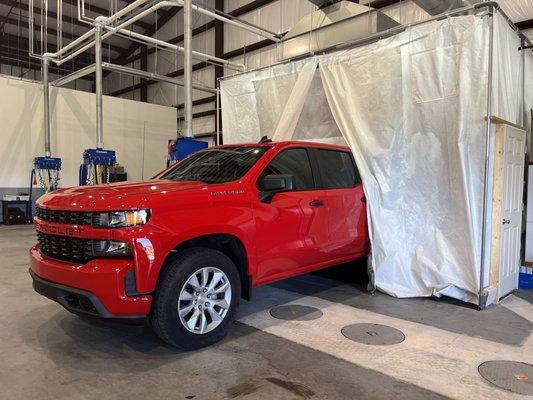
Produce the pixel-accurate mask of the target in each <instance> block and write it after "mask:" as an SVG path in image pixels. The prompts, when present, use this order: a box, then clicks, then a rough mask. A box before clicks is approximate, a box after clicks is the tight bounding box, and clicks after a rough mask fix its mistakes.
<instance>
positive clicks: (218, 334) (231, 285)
mask: <svg viewBox="0 0 533 400" xmlns="http://www.w3.org/2000/svg"><path fill="white" fill-rule="evenodd" d="M240 297H241V284H240V277H239V272H238V270H237V267H236V266H235V264H234V263H233V262H232V261H231V260H230V259H229V258H228V257H227V256H226V255H225V254H224V253H221V252H220V251H217V250H213V249H209V248H191V249H186V250H184V251H182V252H180V253H178V254H177V255H176V256H175V257H173V258H172V259H171V260H170V261H169V264H168V265H167V266H166V269H165V271H164V272H163V275H162V276H161V278H160V280H159V285H158V288H157V291H156V293H155V296H154V302H153V306H152V312H151V314H150V322H151V324H152V328H153V330H154V331H155V333H156V334H157V335H158V336H159V337H160V338H161V339H163V340H164V341H165V342H167V343H169V344H170V345H172V346H175V347H178V348H180V349H182V350H195V349H199V348H202V347H206V346H209V345H212V344H214V343H216V342H218V341H220V340H222V339H223V338H224V337H225V336H226V333H227V331H228V327H229V325H230V324H231V323H232V322H233V321H234V320H235V317H236V314H237V308H238V305H239V300H240Z"/></svg>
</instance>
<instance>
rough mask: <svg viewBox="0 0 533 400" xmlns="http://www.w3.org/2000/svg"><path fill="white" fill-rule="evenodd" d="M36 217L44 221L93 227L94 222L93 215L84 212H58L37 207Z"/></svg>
mask: <svg viewBox="0 0 533 400" xmlns="http://www.w3.org/2000/svg"><path fill="white" fill-rule="evenodd" d="M35 215H36V216H37V218H39V219H42V220H43V221H50V222H59V223H62V224H70V225H91V224H92V222H93V214H92V213H90V212H83V211H58V210H47V209H44V208H40V207H37V209H36V211H35Z"/></svg>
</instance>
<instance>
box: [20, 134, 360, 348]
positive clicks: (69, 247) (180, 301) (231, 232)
mask: <svg viewBox="0 0 533 400" xmlns="http://www.w3.org/2000/svg"><path fill="white" fill-rule="evenodd" d="M365 201H366V200H365V196H364V192H363V187H362V185H361V180H360V177H359V174H358V171H357V168H356V166H355V163H354V160H353V158H352V154H351V153H350V151H349V149H348V148H346V147H341V146H332V145H325V144H318V143H307V142H278V143H274V142H266V143H256V144H244V145H228V146H220V147H214V148H209V149H206V150H203V151H200V152H197V153H195V154H193V155H191V156H189V157H188V158H186V159H184V160H182V161H181V162H179V163H177V164H175V165H173V166H171V167H170V168H169V169H167V170H165V171H163V172H161V173H159V174H158V175H156V176H155V177H154V178H153V179H151V180H149V181H146V182H126V183H118V184H108V185H100V186H85V187H75V188H70V189H60V190H57V191H55V192H53V193H49V194H46V195H45V196H43V197H41V198H40V199H39V200H38V201H37V210H36V215H35V217H34V224H35V228H36V230H37V237H38V243H37V244H36V245H35V246H33V247H32V248H31V250H30V266H31V267H30V274H31V277H32V278H33V286H34V288H35V290H36V291H37V292H38V293H40V294H42V295H44V296H46V297H48V298H50V299H52V300H55V301H57V302H58V303H60V304H61V305H63V306H64V307H65V308H66V309H68V310H69V311H71V312H74V313H77V314H85V315H93V316H99V317H103V318H119V319H122V320H124V319H129V320H138V319H142V320H146V319H148V320H149V321H150V323H151V325H152V327H153V329H154V330H155V332H156V333H157V334H158V335H159V336H160V337H161V338H162V339H163V340H165V341H166V342H168V343H170V344H172V345H174V346H177V347H180V348H183V349H195V348H199V347H203V346H206V345H209V344H212V343H214V342H216V341H218V340H220V339H221V338H223V337H224V335H225V333H226V331H227V328H228V326H229V324H230V323H231V322H232V320H233V319H234V318H235V314H236V311H237V306H238V303H239V300H240V298H241V297H242V298H245V299H250V298H251V295H252V287H254V286H257V285H262V284H265V283H269V282H273V281H276V280H280V279H284V278H288V277H291V276H295V275H299V274H304V273H307V272H309V271H314V270H317V269H320V268H325V267H329V266H332V265H335V264H339V263H343V262H347V261H351V260H356V259H358V258H362V257H365V256H367V254H368V253H369V249H370V243H369V238H368V229H367V218H366V205H365Z"/></svg>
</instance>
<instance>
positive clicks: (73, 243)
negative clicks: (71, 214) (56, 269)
mask: <svg viewBox="0 0 533 400" xmlns="http://www.w3.org/2000/svg"><path fill="white" fill-rule="evenodd" d="M37 239H38V240H39V244H40V245H41V253H43V254H44V255H46V256H49V257H52V258H56V259H58V260H63V261H72V262H81V263H85V262H87V261H90V260H91V259H93V258H94V257H93V241H92V240H90V239H79V238H73V237H67V236H55V235H48V234H46V233H43V232H37Z"/></svg>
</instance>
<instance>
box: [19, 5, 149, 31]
mask: <svg viewBox="0 0 533 400" xmlns="http://www.w3.org/2000/svg"><path fill="white" fill-rule="evenodd" d="M62 1H63V3H64V4H69V5H71V6H73V7H74V8H76V9H77V8H78V0H62ZM121 1H124V2H125V3H128V4H130V3H132V2H133V1H129V0H128V1H126V0H121ZM26 8H27V5H26ZM85 9H86V10H88V11H92V12H93V13H95V14H98V15H103V16H108V15H109V10H108V9H105V8H101V7H98V6H94V5H92V4H89V3H87V2H86V3H85ZM74 19H77V16H75V17H74ZM135 25H137V26H140V27H141V28H143V29H149V28H150V26H151V24H149V23H147V22H143V21H135Z"/></svg>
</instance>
